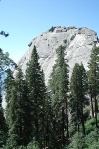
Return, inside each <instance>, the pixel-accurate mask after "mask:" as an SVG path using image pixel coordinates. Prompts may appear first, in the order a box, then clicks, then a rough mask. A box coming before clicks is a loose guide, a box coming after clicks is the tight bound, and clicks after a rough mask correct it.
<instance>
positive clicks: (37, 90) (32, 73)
mask: <svg viewBox="0 0 99 149" xmlns="http://www.w3.org/2000/svg"><path fill="white" fill-rule="evenodd" d="M38 60H39V56H38V54H37V50H36V47H35V46H34V48H33V51H32V54H31V58H30V61H29V63H28V64H27V70H26V81H27V86H28V91H29V93H28V97H29V101H30V102H31V113H30V114H31V117H32V119H31V123H32V127H33V128H32V130H31V132H32V135H33V137H34V138H35V139H36V141H38V142H39V145H40V147H41V148H42V138H41V136H40V135H39V134H41V133H43V130H42V129H41V128H42V124H43V119H44V103H45V94H46V93H45V92H46V89H45V85H44V80H43V73H42V70H41V67H40V64H39V62H38Z"/></svg>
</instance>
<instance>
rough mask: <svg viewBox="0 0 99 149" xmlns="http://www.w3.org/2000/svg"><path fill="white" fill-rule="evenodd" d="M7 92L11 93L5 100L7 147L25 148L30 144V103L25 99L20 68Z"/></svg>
mask: <svg viewBox="0 0 99 149" xmlns="http://www.w3.org/2000/svg"><path fill="white" fill-rule="evenodd" d="M9 80H10V78H9ZM7 81H8V79H7ZM8 84H9V83H8ZM9 92H11V93H10V97H9V99H7V100H6V101H7V102H8V106H7V111H6V112H7V113H8V112H9V113H8V114H7V115H8V121H7V122H8V127H9V132H8V134H9V139H8V143H7V145H8V146H9V148H11V147H13V148H14V147H16V146H21V145H22V146H26V145H27V144H28V143H29V142H30V137H31V136H30V134H31V123H30V103H29V102H28V97H27V86H26V82H25V80H24V77H23V73H22V71H21V69H20V68H18V72H17V75H16V78H15V82H14V84H13V85H12V88H11V91H9ZM9 101H10V103H9ZM9 142H10V143H11V144H9Z"/></svg>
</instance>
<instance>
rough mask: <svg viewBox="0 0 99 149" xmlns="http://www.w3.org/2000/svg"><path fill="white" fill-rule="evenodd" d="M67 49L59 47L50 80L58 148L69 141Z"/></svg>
mask: <svg viewBox="0 0 99 149" xmlns="http://www.w3.org/2000/svg"><path fill="white" fill-rule="evenodd" d="M64 50H65V47H63V46H59V48H58V49H57V50H56V53H57V60H56V64H55V65H54V67H53V72H52V74H51V78H50V80H49V86H50V87H49V88H50V90H51V92H52V102H53V110H54V116H55V122H54V125H55V127H54V128H55V129H54V130H55V131H56V132H55V133H56V136H57V144H58V146H57V148H60V147H61V146H62V145H64V144H65V143H66V141H68V137H69V131H68V90H69V87H68V85H69V81H68V65H67V64H66V61H65V58H64V57H65V53H64Z"/></svg>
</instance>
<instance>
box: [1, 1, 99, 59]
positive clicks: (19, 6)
mask: <svg viewBox="0 0 99 149" xmlns="http://www.w3.org/2000/svg"><path fill="white" fill-rule="evenodd" d="M52 26H75V27H88V28H89V29H92V30H94V31H96V32H97V34H98V36H99V0H1V1H0V30H4V31H6V32H9V34H10V36H9V37H8V38H5V37H3V36H0V48H2V49H3V51H4V52H9V54H10V57H11V58H12V59H13V60H14V61H15V62H17V61H18V60H19V59H20V58H21V57H22V55H23V54H24V53H25V52H26V50H27V49H28V43H29V42H30V41H31V40H32V39H33V38H35V37H37V36H38V35H40V34H41V33H42V32H44V31H47V30H48V29H49V28H51V27H52Z"/></svg>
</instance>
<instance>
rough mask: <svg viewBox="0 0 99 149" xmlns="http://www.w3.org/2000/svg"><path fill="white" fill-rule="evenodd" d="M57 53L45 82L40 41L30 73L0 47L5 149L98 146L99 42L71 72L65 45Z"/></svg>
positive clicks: (0, 121) (1, 146) (1, 145)
mask: <svg viewBox="0 0 99 149" xmlns="http://www.w3.org/2000/svg"><path fill="white" fill-rule="evenodd" d="M56 54H57V59H56V62H55V65H54V66H53V70H52V73H51V75H50V78H49V82H48V84H47V85H45V79H44V73H43V70H42V68H41V66H40V64H39V56H38V53H37V50H36V46H34V47H33V50H32V54H31V58H30V60H29V62H28V63H27V69H26V72H25V74H23V72H22V70H21V68H20V67H18V66H17V65H16V64H15V63H14V62H13V61H12V60H11V59H10V58H9V54H8V53H4V52H3V51H2V50H1V49H0V149H99V47H95V46H93V48H92V51H91V55H90V60H89V63H88V69H87V70H86V69H85V68H84V65H83V64H82V63H81V64H78V63H76V64H75V66H74V68H73V71H72V74H71V77H69V66H68V61H67V60H66V59H65V57H66V52H65V47H64V46H62V45H60V46H59V47H58V48H57V49H56ZM14 69H16V73H15V74H14V73H13V71H14ZM3 76H6V77H5V78H3ZM3 98H4V100H5V101H6V108H5V109H3V108H2V101H3Z"/></svg>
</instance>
